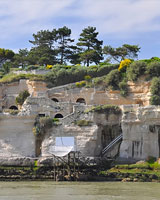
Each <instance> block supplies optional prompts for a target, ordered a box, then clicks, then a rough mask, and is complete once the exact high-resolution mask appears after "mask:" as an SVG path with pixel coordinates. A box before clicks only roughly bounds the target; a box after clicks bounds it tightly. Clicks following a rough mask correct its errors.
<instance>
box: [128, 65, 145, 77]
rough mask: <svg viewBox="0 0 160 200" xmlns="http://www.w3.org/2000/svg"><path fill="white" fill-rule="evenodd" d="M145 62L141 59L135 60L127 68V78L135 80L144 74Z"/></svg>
mask: <svg viewBox="0 0 160 200" xmlns="http://www.w3.org/2000/svg"><path fill="white" fill-rule="evenodd" d="M146 66H147V64H146V63H145V62H143V61H135V62H133V63H131V64H130V66H129V67H128V68H127V78H128V80H131V81H137V79H138V78H139V77H140V76H142V75H144V74H145V70H146Z"/></svg>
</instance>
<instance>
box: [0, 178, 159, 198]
mask: <svg viewBox="0 0 160 200" xmlns="http://www.w3.org/2000/svg"><path fill="white" fill-rule="evenodd" d="M159 187H160V184H159V183H123V182H59V183H56V182H51V181H50V182H49V181H48V182H46V181H41V182H40V181H37V182H29V181H28V182H0V200H139V199H140V200H159V199H160V190H159Z"/></svg>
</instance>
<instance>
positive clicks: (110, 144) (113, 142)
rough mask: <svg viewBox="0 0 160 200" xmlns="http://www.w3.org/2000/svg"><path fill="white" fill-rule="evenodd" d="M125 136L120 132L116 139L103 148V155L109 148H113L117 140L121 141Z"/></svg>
mask: <svg viewBox="0 0 160 200" xmlns="http://www.w3.org/2000/svg"><path fill="white" fill-rule="evenodd" d="M122 137H123V134H120V135H119V136H118V137H116V138H115V139H114V140H112V141H111V142H110V143H109V144H108V145H107V146H106V147H105V148H104V149H103V150H102V155H104V154H105V153H106V152H107V151H108V150H109V149H111V148H112V147H113V146H114V145H115V144H116V143H117V142H119V141H120V140H121V139H122Z"/></svg>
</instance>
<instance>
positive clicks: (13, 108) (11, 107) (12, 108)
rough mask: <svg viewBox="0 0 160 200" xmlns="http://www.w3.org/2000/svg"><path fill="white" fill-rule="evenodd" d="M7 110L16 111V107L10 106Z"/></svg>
mask: <svg viewBox="0 0 160 200" xmlns="http://www.w3.org/2000/svg"><path fill="white" fill-rule="evenodd" d="M9 109H11V110H18V108H17V106H10V107H9Z"/></svg>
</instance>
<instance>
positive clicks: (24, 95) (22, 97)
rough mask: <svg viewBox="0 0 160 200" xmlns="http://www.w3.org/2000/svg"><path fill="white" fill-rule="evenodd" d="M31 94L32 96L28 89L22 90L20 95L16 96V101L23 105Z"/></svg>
mask: <svg viewBox="0 0 160 200" xmlns="http://www.w3.org/2000/svg"><path fill="white" fill-rule="evenodd" d="M29 96H30V94H29V92H28V91H27V90H24V91H22V92H20V93H19V95H18V96H17V97H16V103H17V104H18V105H23V103H24V101H25V100H26V99H27V97H29Z"/></svg>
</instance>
